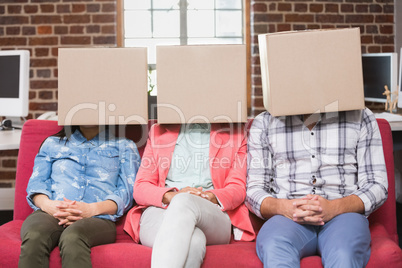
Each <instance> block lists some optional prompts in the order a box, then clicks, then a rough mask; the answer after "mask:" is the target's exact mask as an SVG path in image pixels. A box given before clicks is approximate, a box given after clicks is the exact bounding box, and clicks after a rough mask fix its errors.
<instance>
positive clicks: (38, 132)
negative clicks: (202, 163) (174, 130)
mask: <svg viewBox="0 0 402 268" xmlns="http://www.w3.org/2000/svg"><path fill="white" fill-rule="evenodd" d="M377 121H378V125H379V127H380V131H381V137H382V140H383V147H384V155H385V162H386V165H387V172H388V184H389V188H388V200H387V201H386V202H385V204H384V205H383V206H382V207H381V208H380V209H378V210H377V211H375V212H374V213H373V214H372V215H370V217H369V220H370V224H382V225H383V226H384V227H385V229H386V230H387V231H388V233H389V234H390V235H391V236H392V238H393V239H395V241H397V237H398V236H397V229H396V203H395V179H394V159H393V142H392V133H391V128H390V126H389V124H388V122H387V121H385V120H382V119H379V120H377ZM155 122H156V121H155V120H153V121H150V122H149V124H148V126H134V125H133V126H125V127H120V128H119V127H118V129H117V132H118V133H121V134H123V135H124V136H126V137H127V138H129V139H132V140H134V141H135V142H136V144H137V146H138V150H139V152H140V155H141V156H142V153H143V150H144V147H145V144H146V140H147V137H148V130H149V127H150V126H151V125H152V124H154V123H155ZM251 122H252V120H250V121H249V122H248V124H247V125H248V127H249V126H250V125H251ZM60 128H61V127H59V126H58V125H57V122H56V121H46V120H28V121H27V122H26V123H25V124H24V127H23V129H22V136H21V144H20V149H19V154H18V164H17V176H16V183H15V203H14V220H24V219H25V218H26V217H27V216H28V215H29V214H30V213H31V212H32V209H31V208H30V207H29V206H28V204H27V201H26V187H27V184H28V180H29V178H30V176H31V173H32V168H33V164H34V158H35V156H36V154H37V153H38V150H39V147H40V145H41V144H42V142H43V141H44V140H45V139H46V138H47V137H48V136H50V135H52V134H55V133H56V132H58V131H59V130H60ZM122 132H124V133H122ZM254 223H255V226H256V228H257V229H258V228H259V226H260V225H261V222H258V220H257V222H254Z"/></svg>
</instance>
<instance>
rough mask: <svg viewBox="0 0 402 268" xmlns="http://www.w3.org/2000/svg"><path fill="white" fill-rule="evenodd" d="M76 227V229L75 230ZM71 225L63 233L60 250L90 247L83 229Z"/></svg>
mask: <svg viewBox="0 0 402 268" xmlns="http://www.w3.org/2000/svg"><path fill="white" fill-rule="evenodd" d="M74 227H75V228H74ZM74 227H73V225H71V226H69V227H67V228H66V230H65V231H64V232H63V233H62V235H61V236H60V240H59V247H60V249H66V248H69V247H71V248H75V247H77V246H79V245H88V243H87V241H86V239H85V238H84V236H83V233H82V230H81V228H79V227H78V228H77V226H74Z"/></svg>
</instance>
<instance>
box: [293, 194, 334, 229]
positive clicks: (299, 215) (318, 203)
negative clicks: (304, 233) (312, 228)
mask: <svg viewBox="0 0 402 268" xmlns="http://www.w3.org/2000/svg"><path fill="white" fill-rule="evenodd" d="M289 201H290V202H291V203H292V208H291V209H290V212H289V215H288V217H289V218H291V219H292V220H293V221H295V222H297V223H300V224H311V225H324V223H325V222H327V221H329V220H331V219H332V218H333V217H334V215H332V214H333V213H332V209H331V201H329V200H327V199H325V198H323V197H321V196H318V195H310V194H309V195H307V196H305V197H303V198H300V199H294V200H289Z"/></svg>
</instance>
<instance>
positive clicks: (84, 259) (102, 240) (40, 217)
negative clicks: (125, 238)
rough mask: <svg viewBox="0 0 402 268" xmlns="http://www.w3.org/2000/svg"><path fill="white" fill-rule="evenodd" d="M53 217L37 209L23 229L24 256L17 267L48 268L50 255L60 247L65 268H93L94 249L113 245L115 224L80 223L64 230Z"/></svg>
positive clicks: (98, 221)
mask: <svg viewBox="0 0 402 268" xmlns="http://www.w3.org/2000/svg"><path fill="white" fill-rule="evenodd" d="M58 222H59V221H58V220H57V219H56V218H54V217H53V216H51V215H49V214H47V213H46V212H43V211H41V210H37V211H35V212H34V213H32V214H31V215H29V216H28V217H27V218H26V220H25V221H24V223H23V224H22V227H21V239H22V244H21V255H20V259H19V263H18V267H20V268H26V267H30V268H31V267H32V268H36V267H49V255H50V252H51V251H52V250H53V249H54V248H55V247H56V246H59V248H60V255H61V259H62V267H63V268H68V267H74V268H77V267H80V268H81V267H92V264H91V247H94V246H97V245H102V244H108V243H113V242H114V241H115V239H116V225H115V223H114V222H112V221H109V220H104V219H99V218H86V219H82V220H79V221H77V222H75V223H73V224H72V225H70V226H68V227H67V228H64V227H62V226H60V225H58Z"/></svg>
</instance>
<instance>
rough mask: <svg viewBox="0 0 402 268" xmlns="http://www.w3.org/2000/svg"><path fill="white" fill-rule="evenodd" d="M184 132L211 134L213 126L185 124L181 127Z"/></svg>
mask: <svg viewBox="0 0 402 268" xmlns="http://www.w3.org/2000/svg"><path fill="white" fill-rule="evenodd" d="M181 128H182V131H183V132H188V131H191V130H200V131H205V132H209V131H210V130H211V124H208V123H191V124H183V125H182V126H181Z"/></svg>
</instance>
